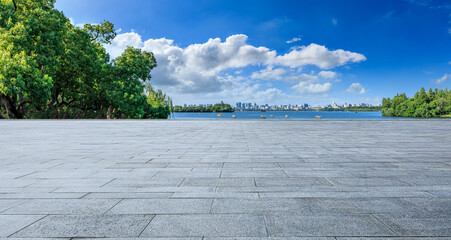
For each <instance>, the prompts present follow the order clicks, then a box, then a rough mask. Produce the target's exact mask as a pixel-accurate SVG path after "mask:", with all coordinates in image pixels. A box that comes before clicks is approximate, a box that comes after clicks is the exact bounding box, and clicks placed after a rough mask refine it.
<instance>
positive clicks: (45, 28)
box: [0, 0, 172, 119]
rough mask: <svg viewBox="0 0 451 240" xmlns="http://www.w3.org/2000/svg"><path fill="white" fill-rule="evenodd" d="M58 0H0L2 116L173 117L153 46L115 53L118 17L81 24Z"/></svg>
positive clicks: (28, 117) (169, 99) (130, 48)
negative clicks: (157, 83) (158, 86)
mask: <svg viewBox="0 0 451 240" xmlns="http://www.w3.org/2000/svg"><path fill="white" fill-rule="evenodd" d="M54 2H55V1H54V0H45V1H44V0H38V1H37V0H21V1H17V0H10V1H0V56H1V57H0V101H1V104H0V118H3V119H4V118H8V119H24V118H27V119H36V118H53V119H61V118H76V119H78V118H107V119H116V118H133V119H142V118H168V116H169V114H170V112H171V108H172V101H171V98H170V97H168V96H166V94H164V93H163V92H162V91H161V90H154V89H153V88H152V86H151V85H150V83H149V80H150V79H151V74H150V72H151V70H152V69H153V68H155V67H156V66H157V62H156V59H155V58H154V55H153V53H151V52H146V51H142V50H141V49H137V48H133V47H128V48H127V49H126V50H125V51H124V52H123V53H122V55H120V56H119V57H117V58H115V59H110V56H109V54H108V53H106V51H105V48H104V47H103V46H104V45H105V44H109V43H111V41H112V40H113V39H114V38H115V36H116V31H115V29H114V24H113V23H111V22H108V21H104V22H102V23H100V24H85V25H84V26H83V27H81V28H80V27H76V26H74V25H73V24H72V23H71V22H70V20H69V19H68V18H67V17H66V16H65V15H64V14H63V13H62V12H60V11H58V10H57V9H55V8H54Z"/></svg>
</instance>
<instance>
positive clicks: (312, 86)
mask: <svg viewBox="0 0 451 240" xmlns="http://www.w3.org/2000/svg"><path fill="white" fill-rule="evenodd" d="M292 89H293V90H294V91H295V92H297V93H307V94H312V93H316V94H317V93H328V92H330V91H332V84H331V83H323V84H321V83H314V82H311V81H305V82H300V83H298V84H296V85H294V86H293V87H292Z"/></svg>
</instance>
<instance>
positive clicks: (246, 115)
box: [172, 111, 396, 119]
mask: <svg viewBox="0 0 451 240" xmlns="http://www.w3.org/2000/svg"><path fill="white" fill-rule="evenodd" d="M221 114H222V115H223V116H222V117H218V116H217V115H218V113H191V112H190V113H185V112H183V113H181V112H177V113H174V114H173V116H172V118H173V119H233V118H232V116H233V115H235V116H236V119H260V118H261V116H265V117H266V119H286V117H285V116H286V115H288V117H289V119H315V117H316V116H321V119H394V118H396V117H384V116H382V113H381V112H358V113H355V112H317V111H301V112H295V111H267V112H260V111H243V112H233V113H221ZM271 115H273V116H274V118H271Z"/></svg>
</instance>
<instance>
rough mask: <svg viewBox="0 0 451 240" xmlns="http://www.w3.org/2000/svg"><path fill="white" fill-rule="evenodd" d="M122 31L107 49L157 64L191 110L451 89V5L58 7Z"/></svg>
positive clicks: (156, 81)
mask: <svg viewBox="0 0 451 240" xmlns="http://www.w3.org/2000/svg"><path fill="white" fill-rule="evenodd" d="M56 8H58V9H59V10H62V11H63V12H64V13H65V14H66V15H67V16H68V17H70V19H71V21H72V22H73V23H74V24H76V25H79V26H81V25H82V24H84V23H99V22H101V21H103V20H104V19H106V20H110V21H112V22H114V23H115V27H116V29H118V36H117V37H116V38H115V39H114V40H113V42H112V44H111V45H105V48H106V50H107V52H108V53H110V55H111V56H112V57H117V56H118V55H119V54H120V53H121V52H122V51H123V50H124V49H125V48H126V46H134V47H138V48H141V49H143V50H147V51H152V52H153V53H154V54H155V58H156V60H157V64H158V66H157V67H156V68H155V69H154V70H153V71H152V73H151V74H152V79H151V83H152V84H153V85H154V86H155V87H156V88H160V89H162V90H163V91H164V92H166V93H167V94H168V95H169V96H171V97H172V98H173V100H174V103H175V104H183V103H185V102H192V103H194V102H218V101H220V100H224V101H227V102H237V101H246V102H249V101H250V102H254V101H256V102H267V103H270V104H281V103H287V102H310V103H312V104H320V105H324V104H328V103H330V102H332V101H336V102H368V103H371V104H379V103H381V100H382V98H383V97H393V96H394V95H396V94H397V93H403V92H405V93H406V94H407V95H408V96H413V94H414V93H415V92H416V91H418V89H420V88H421V87H425V88H426V89H429V88H432V89H434V88H439V89H445V88H450V86H451V85H450V82H451V58H450V57H449V56H451V48H450V47H449V42H450V40H451V17H450V16H451V6H450V4H449V3H448V2H447V1H429V0H424V1H410V0H397V1H379V0H378V1H373V0H368V1H355V0H354V1H352V0H347V1H332V0H321V1H294V2H293V1H245V2H243V1H227V2H219V1H172V0H165V1H161V0H155V1H144V0H141V1H139V0H136V1H133V2H124V1H119V0H108V1H107V0H98V1H95V2H92V1H87V0H77V1H70V0H67V1H58V2H57V3H56Z"/></svg>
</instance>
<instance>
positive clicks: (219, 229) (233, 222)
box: [141, 214, 267, 237]
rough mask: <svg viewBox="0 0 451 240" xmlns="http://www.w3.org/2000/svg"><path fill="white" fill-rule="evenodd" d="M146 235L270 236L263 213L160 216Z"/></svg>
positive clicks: (153, 221)
mask: <svg viewBox="0 0 451 240" xmlns="http://www.w3.org/2000/svg"><path fill="white" fill-rule="evenodd" d="M141 236H142V237H202V236H205V237H208V236H215V237H228V236H236V237H247V236H257V237H258V236H261V237H264V236H267V233H266V227H265V222H264V219H263V216H261V215H248V214H208V215H157V216H156V217H155V218H154V219H153V220H152V222H151V223H150V224H149V226H148V227H147V228H146V229H145V230H144V232H143V233H142V235H141Z"/></svg>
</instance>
